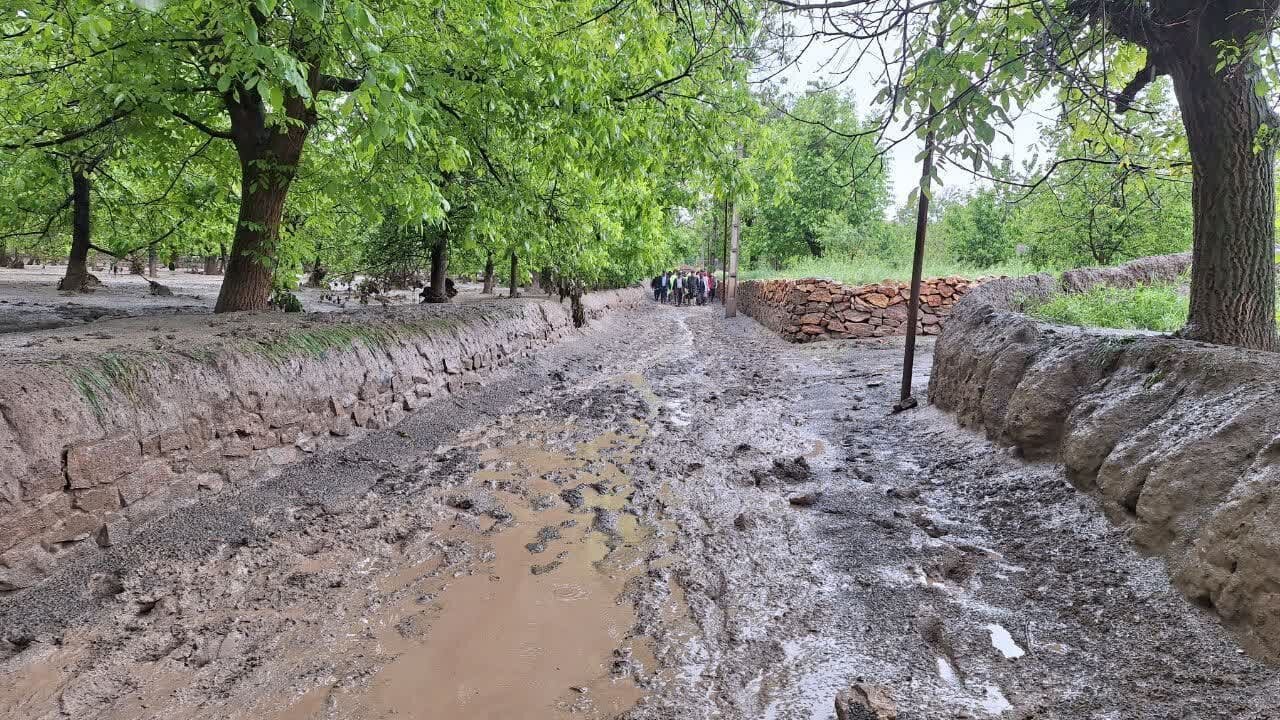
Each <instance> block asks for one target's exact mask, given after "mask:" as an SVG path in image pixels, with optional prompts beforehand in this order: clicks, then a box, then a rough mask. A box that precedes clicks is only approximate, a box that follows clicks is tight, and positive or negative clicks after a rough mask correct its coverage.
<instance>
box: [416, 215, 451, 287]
mask: <svg viewBox="0 0 1280 720" xmlns="http://www.w3.org/2000/svg"><path fill="white" fill-rule="evenodd" d="M448 270H449V236H448V234H446V233H445V232H443V231H440V232H438V233H437V234H436V240H435V242H434V243H432V244H431V285H430V286H428V287H427V292H426V295H424V296H423V298H422V301H423V302H429V303H447V302H449V293H448V288H446V287H445V280H446V278H447V272H448Z"/></svg>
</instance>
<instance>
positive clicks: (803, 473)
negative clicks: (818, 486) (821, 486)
mask: <svg viewBox="0 0 1280 720" xmlns="http://www.w3.org/2000/svg"><path fill="white" fill-rule="evenodd" d="M773 474H774V476H775V477H777V478H778V479H779V480H782V481H784V482H789V483H802V482H805V481H807V480H808V479H809V478H810V476H811V475H812V474H813V471H812V470H810V469H809V461H808V460H806V459H805V457H804V456H803V455H797V456H796V457H794V458H792V459H790V460H784V459H782V458H774V459H773Z"/></svg>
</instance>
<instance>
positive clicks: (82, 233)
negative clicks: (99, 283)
mask: <svg viewBox="0 0 1280 720" xmlns="http://www.w3.org/2000/svg"><path fill="white" fill-rule="evenodd" d="M91 231H92V225H91V222H90V216H89V176H88V175H87V174H86V173H85V169H84V168H83V167H80V166H79V165H78V164H76V165H74V166H73V167H72V168H71V253H70V254H69V255H68V256H67V272H66V274H64V275H63V276H62V282H60V283H58V289H59V290H69V291H72V292H82V291H84V290H85V287H86V283H87V282H88V280H89V238H90V233H91Z"/></svg>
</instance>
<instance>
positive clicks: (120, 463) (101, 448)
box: [67, 433, 142, 489]
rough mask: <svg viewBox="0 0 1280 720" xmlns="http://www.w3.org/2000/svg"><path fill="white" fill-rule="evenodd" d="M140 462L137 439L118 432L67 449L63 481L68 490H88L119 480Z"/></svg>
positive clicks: (139, 445) (140, 454)
mask: <svg viewBox="0 0 1280 720" xmlns="http://www.w3.org/2000/svg"><path fill="white" fill-rule="evenodd" d="M141 459H142V445H141V444H140V443H139V441H138V438H137V437H136V436H134V435H132V434H129V433H121V434H119V435H113V436H111V437H107V438H103V439H102V440H96V441H94V442H91V443H79V444H75V445H71V446H70V447H68V448H67V482H68V483H70V487H71V488H72V489H79V488H89V487H93V486H94V485H98V484H101V483H108V482H111V481H113V480H115V479H116V478H119V477H121V476H122V475H124V474H125V473H127V472H129V470H130V469H131V468H132V467H134V466H135V465H136V464H137V463H138V461H139V460H141Z"/></svg>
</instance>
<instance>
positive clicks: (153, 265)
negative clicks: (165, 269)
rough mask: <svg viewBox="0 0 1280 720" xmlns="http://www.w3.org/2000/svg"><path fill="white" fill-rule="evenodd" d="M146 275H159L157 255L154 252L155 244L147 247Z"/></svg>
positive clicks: (151, 276)
mask: <svg viewBox="0 0 1280 720" xmlns="http://www.w3.org/2000/svg"><path fill="white" fill-rule="evenodd" d="M147 277H150V278H157V277H160V268H159V257H158V256H157V254H156V246H155V245H152V246H150V247H148V248H147Z"/></svg>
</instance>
